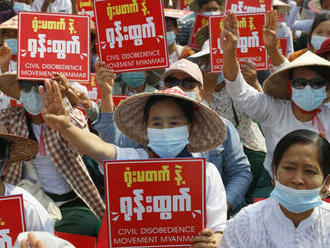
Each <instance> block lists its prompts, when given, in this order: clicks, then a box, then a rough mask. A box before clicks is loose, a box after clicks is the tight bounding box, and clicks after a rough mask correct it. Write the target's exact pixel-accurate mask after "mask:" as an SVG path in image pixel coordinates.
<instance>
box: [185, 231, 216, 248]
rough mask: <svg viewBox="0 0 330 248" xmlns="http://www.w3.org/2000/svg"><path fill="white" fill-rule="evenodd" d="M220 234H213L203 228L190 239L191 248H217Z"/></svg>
mask: <svg viewBox="0 0 330 248" xmlns="http://www.w3.org/2000/svg"><path fill="white" fill-rule="evenodd" d="M221 235H222V234H220V233H213V232H212V230H211V229H209V228H205V229H203V230H202V231H200V232H199V233H198V234H197V236H195V237H194V238H193V239H192V245H191V246H190V247H191V248H218V247H219V244H220V241H221Z"/></svg>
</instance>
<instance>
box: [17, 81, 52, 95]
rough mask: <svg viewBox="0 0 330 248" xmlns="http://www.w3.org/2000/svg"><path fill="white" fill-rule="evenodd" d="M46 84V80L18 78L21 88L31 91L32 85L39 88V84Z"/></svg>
mask: <svg viewBox="0 0 330 248" xmlns="http://www.w3.org/2000/svg"><path fill="white" fill-rule="evenodd" d="M40 85H41V86H45V82H44V81H29V80H18V86H19V87H20V89H21V90H23V91H25V92H29V91H30V90H31V89H32V87H36V88H38V87H39V86H40Z"/></svg>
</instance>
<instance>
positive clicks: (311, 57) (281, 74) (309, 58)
mask: <svg viewBox="0 0 330 248" xmlns="http://www.w3.org/2000/svg"><path fill="white" fill-rule="evenodd" d="M305 66H324V67H327V68H329V69H330V62H329V61H327V60H325V59H323V58H321V57H319V56H317V55H316V54H314V53H312V52H310V51H307V52H306V53H304V54H303V55H301V56H300V57H298V58H297V59H295V60H294V61H292V62H291V63H290V64H288V65H287V66H285V67H283V68H281V69H280V70H278V71H277V72H275V73H273V74H271V75H270V76H269V77H268V78H267V79H266V80H265V82H264V86H263V89H264V92H265V93H266V94H268V95H270V96H272V97H274V98H279V99H286V100H291V96H290V94H289V89H288V86H287V82H286V80H287V72H288V71H289V70H292V69H295V68H299V67H305ZM329 101H330V97H329V96H328V98H327V99H325V100H324V102H329Z"/></svg>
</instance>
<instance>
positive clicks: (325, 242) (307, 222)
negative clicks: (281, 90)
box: [220, 129, 330, 248]
mask: <svg viewBox="0 0 330 248" xmlns="http://www.w3.org/2000/svg"><path fill="white" fill-rule="evenodd" d="M272 166H273V171H274V177H273V181H274V182H275V189H274V190H273V191H272V193H271V197H270V198H269V199H266V200H263V201H261V202H258V203H255V204H253V205H250V206H248V207H246V208H244V209H242V210H241V212H239V214H238V215H237V216H236V217H235V218H234V219H232V220H230V221H229V223H228V227H227V229H226V230H225V232H224V235H223V239H222V242H221V245H220V247H222V248H226V247H247V248H249V247H259V248H276V247H281V248H282V247H319V248H323V247H324V248H325V247H329V245H330V239H329V233H330V223H329V221H327V220H328V219H329V217H330V204H329V203H326V202H322V200H321V197H320V191H321V188H322V185H323V183H324V182H325V180H326V177H327V176H328V175H329V173H330V144H329V142H328V141H327V140H326V139H324V138H323V137H322V136H320V135H319V134H317V133H315V132H312V131H309V130H304V129H301V130H296V131H293V132H291V133H289V134H287V135H286V136H284V137H283V138H282V139H281V140H280V141H279V143H278V144H277V145H276V148H275V151H274V155H273V161H272Z"/></svg>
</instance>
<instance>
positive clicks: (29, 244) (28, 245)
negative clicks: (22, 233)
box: [20, 232, 46, 248]
mask: <svg viewBox="0 0 330 248" xmlns="http://www.w3.org/2000/svg"><path fill="white" fill-rule="evenodd" d="M20 248H46V245H45V243H44V241H42V240H37V238H36V236H35V234H34V233H33V232H30V233H28V238H27V239H23V240H22V242H21V246H20Z"/></svg>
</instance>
